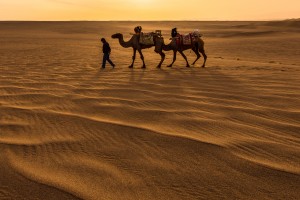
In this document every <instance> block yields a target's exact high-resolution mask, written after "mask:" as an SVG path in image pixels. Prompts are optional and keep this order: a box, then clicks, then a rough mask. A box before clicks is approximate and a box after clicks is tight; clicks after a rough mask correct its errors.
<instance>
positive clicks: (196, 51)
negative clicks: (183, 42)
mask: <svg viewBox="0 0 300 200" xmlns="http://www.w3.org/2000/svg"><path fill="white" fill-rule="evenodd" d="M192 50H193V51H194V52H195V54H196V56H197V58H196V60H195V61H194V62H193V64H192V65H194V64H195V63H196V62H197V60H199V58H200V57H201V55H200V53H199V52H198V49H197V48H192Z"/></svg>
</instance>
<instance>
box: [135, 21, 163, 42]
mask: <svg viewBox="0 0 300 200" xmlns="http://www.w3.org/2000/svg"><path fill="white" fill-rule="evenodd" d="M134 32H135V34H136V35H139V43H140V44H142V45H154V36H161V31H160V30H156V31H155V32H149V33H144V32H142V27H141V26H137V27H135V28H134Z"/></svg>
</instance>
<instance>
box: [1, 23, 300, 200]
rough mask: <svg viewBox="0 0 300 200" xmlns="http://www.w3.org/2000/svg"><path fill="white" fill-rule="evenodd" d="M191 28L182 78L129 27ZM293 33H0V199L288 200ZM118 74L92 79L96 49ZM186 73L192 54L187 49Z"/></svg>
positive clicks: (124, 26)
mask: <svg viewBox="0 0 300 200" xmlns="http://www.w3.org/2000/svg"><path fill="white" fill-rule="evenodd" d="M136 25H142V26H143V30H144V31H145V32H147V31H153V30H156V29H161V30H162V32H163V35H164V37H165V42H166V43H168V42H169V40H168V39H169V35H170V30H171V28H173V27H177V28H178V31H179V32H181V33H187V32H189V31H192V30H194V29H196V28H198V29H200V31H201V32H202V33H203V34H204V36H203V40H204V41H205V49H206V53H207V55H208V61H207V67H206V68H201V67H200V66H201V64H202V62H203V58H202V57H201V59H200V60H199V61H198V62H197V63H196V65H195V66H193V67H191V68H186V67H185V62H184V60H183V59H182V57H180V55H177V61H176V62H175V64H174V66H173V68H167V67H166V66H167V64H169V63H170V62H171V60H172V52H167V53H166V60H165V62H164V64H163V66H162V68H161V69H156V65H157V64H158V62H159V59H160V56H159V55H158V54H156V53H155V52H154V51H153V50H154V49H153V48H152V49H147V50H144V51H143V52H144V56H145V61H146V65H147V69H146V70H142V69H141V68H140V67H141V65H142V63H141V61H140V59H139V57H138V56H137V60H136V63H135V67H134V68H133V69H129V68H128V65H129V64H130V63H131V56H132V50H131V49H123V48H122V47H121V46H120V45H119V44H118V41H117V40H113V39H111V38H110V36H111V35H112V34H114V33H117V32H120V33H123V34H124V37H125V40H129V39H130V34H129V33H130V32H133V27H134V26H136ZM299 31H300V29H299V21H283V22H1V23H0V43H1V46H0V70H1V73H0V152H1V153H0V161H1V162H0V177H1V178H0V199H78V198H79V199H298V198H299V196H300V135H299V134H300V58H299V55H300V47H299V43H300V34H299ZM101 37H105V38H106V39H107V40H108V42H109V43H110V44H111V47H112V55H111V59H112V60H113V61H114V62H115V64H116V68H115V69H111V67H110V66H107V68H106V69H104V70H101V69H100V66H101V59H102V55H101V44H100V41H99V40H100V38H101ZM185 54H186V55H187V57H188V59H189V62H190V63H192V61H193V60H194V59H195V55H193V52H190V51H185Z"/></svg>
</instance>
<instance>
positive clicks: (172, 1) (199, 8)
mask: <svg viewBox="0 0 300 200" xmlns="http://www.w3.org/2000/svg"><path fill="white" fill-rule="evenodd" d="M287 18H300V0H205V1H204V0H0V20H273V19H287Z"/></svg>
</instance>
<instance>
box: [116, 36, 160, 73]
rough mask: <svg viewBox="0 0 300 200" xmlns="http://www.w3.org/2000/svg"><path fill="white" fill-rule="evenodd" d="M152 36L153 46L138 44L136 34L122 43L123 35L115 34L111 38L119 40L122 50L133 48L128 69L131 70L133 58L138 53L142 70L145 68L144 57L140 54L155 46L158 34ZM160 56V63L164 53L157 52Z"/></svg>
mask: <svg viewBox="0 0 300 200" xmlns="http://www.w3.org/2000/svg"><path fill="white" fill-rule="evenodd" d="M152 34H153V38H154V44H151V45H144V44H140V42H139V37H140V36H139V35H138V34H134V35H133V36H132V37H131V39H130V40H129V41H127V42H125V41H124V38H123V34H121V33H116V34H113V35H112V36H111V37H112V38H114V39H116V38H117V39H119V43H120V45H121V46H122V47H124V48H129V47H131V48H133V56H132V63H131V65H129V68H133V64H134V61H135V56H136V51H138V52H139V54H140V56H141V59H142V61H143V66H142V68H146V64H145V61H144V56H143V53H142V49H147V48H151V47H154V46H155V41H156V38H157V37H158V34H156V33H152ZM157 53H159V54H160V55H161V62H162V61H163V59H164V53H163V52H157Z"/></svg>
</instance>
